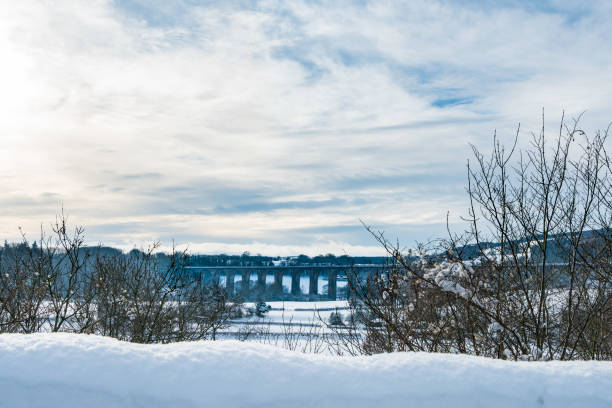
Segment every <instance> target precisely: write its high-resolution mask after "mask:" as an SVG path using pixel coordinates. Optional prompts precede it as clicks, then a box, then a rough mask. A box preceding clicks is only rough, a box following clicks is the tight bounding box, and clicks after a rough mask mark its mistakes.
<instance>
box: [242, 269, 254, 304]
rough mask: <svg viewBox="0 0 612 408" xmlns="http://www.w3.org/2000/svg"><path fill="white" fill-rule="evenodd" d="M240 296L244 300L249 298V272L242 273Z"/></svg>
mask: <svg viewBox="0 0 612 408" xmlns="http://www.w3.org/2000/svg"><path fill="white" fill-rule="evenodd" d="M241 275H242V282H240V283H241V285H242V288H241V292H242V296H243V297H244V298H245V299H246V298H247V297H248V296H249V292H250V291H251V271H242V272H241Z"/></svg>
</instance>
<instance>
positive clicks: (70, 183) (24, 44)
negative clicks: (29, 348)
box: [0, 0, 612, 255]
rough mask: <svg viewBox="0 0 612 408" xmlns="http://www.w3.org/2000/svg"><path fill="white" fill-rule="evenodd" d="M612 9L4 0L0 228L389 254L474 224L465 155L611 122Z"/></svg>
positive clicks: (279, 250)
mask: <svg viewBox="0 0 612 408" xmlns="http://www.w3.org/2000/svg"><path fill="white" fill-rule="evenodd" d="M608 4H609V3H607V2H604V1H601V2H598V1H593V2H578V1H575V2H574V1H544V2H531V1H515V2H510V1H507V2H499V1H475V0H474V1H439V2H436V1H409V2H408V1H406V2H402V1H386V0H381V1H375V2H368V1H338V2H318V1H290V2H283V1H272V0H270V1H257V2H254V1H222V2H221V1H175V2H167V1H161V0H159V1H144V0H115V1H110V0H97V1H91V2H82V1H76V0H74V1H72V0H67V1H62V2H58V3H51V2H48V1H31V2H5V3H4V4H2V5H0V56H1V57H2V61H4V62H5V63H4V64H3V66H2V67H0V89H3V92H2V93H1V94H0V108H2V110H3V115H2V116H1V117H0V134H1V135H2V136H1V137H2V143H0V188H1V189H2V191H3V194H2V195H1V196H0V209H1V211H0V234H1V236H2V237H6V238H8V239H16V238H18V236H19V231H18V227H19V226H21V227H22V228H23V230H24V231H25V232H26V233H27V235H28V237H30V238H31V239H36V236H37V235H38V231H39V230H40V225H41V224H43V226H48V225H49V222H50V221H52V220H53V219H54V217H55V214H56V213H57V212H58V211H59V210H60V209H61V207H62V206H63V207H64V209H65V211H66V213H68V214H69V217H70V218H69V219H70V221H71V222H72V223H74V224H78V225H83V226H84V227H85V228H86V232H87V236H88V239H89V241H90V242H92V243H96V242H103V243H105V244H109V245H117V246H121V247H124V248H130V247H133V246H146V245H147V244H148V243H151V242H152V241H156V240H160V241H162V242H163V243H165V244H166V245H168V244H169V243H171V242H172V240H174V241H175V242H176V243H178V244H181V245H189V248H190V249H191V250H192V251H194V252H207V253H211V252H221V251H223V252H232V253H240V252H242V251H244V250H249V251H251V252H252V253H265V254H271V255H272V254H279V255H289V254H295V253H298V252H299V253H308V254H312V255H316V254H318V253H327V252H333V253H336V254H343V253H348V254H352V255H363V254H379V253H380V248H378V247H377V246H376V243H375V242H374V241H373V240H372V238H371V237H370V236H369V235H368V234H367V232H365V231H364V230H363V228H362V227H361V224H360V222H359V220H363V221H364V222H366V223H368V224H371V225H373V226H375V227H377V228H379V229H383V230H385V231H387V235H388V236H389V237H390V238H392V239H395V238H398V239H399V240H400V241H401V242H402V243H403V244H405V245H406V246H412V245H414V243H415V242H416V241H427V240H430V239H433V238H436V237H439V236H444V234H445V229H446V225H445V222H446V214H447V213H448V214H449V220H450V222H451V226H452V227H453V228H455V229H457V230H461V228H463V226H462V224H461V221H460V217H461V216H462V215H465V214H466V206H467V201H466V196H465V164H466V160H467V159H468V158H469V157H470V147H469V144H470V143H474V144H476V145H477V146H479V147H482V148H483V149H484V150H486V149H487V148H488V147H489V146H490V144H491V135H492V133H493V131H495V130H497V132H498V135H500V136H501V138H502V140H508V141H509V140H511V139H512V137H513V134H514V130H515V128H516V126H517V124H518V123H519V122H520V123H521V128H522V129H524V133H523V135H522V137H521V139H520V142H521V143H527V142H528V138H529V131H532V130H537V129H538V127H539V120H540V117H541V110H542V108H544V109H545V110H546V117H547V121H548V122H550V125H551V126H552V127H555V126H557V125H558V121H559V119H560V117H561V113H562V111H563V110H565V112H566V114H567V115H568V116H569V117H572V116H577V115H578V114H580V113H581V112H583V111H585V112H586V113H585V115H584V119H583V125H584V127H585V130H587V131H594V130H595V129H598V128H604V127H606V126H607V124H608V123H609V121H611V120H612V102H611V99H610V95H612V70H610V69H609V67H610V66H612V40H610V38H611V36H610V35H609V32H608V28H607V27H608V22H609V21H610V17H612V8H611V6H610V5H608Z"/></svg>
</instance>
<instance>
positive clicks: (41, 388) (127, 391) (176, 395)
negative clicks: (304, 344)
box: [0, 334, 612, 408]
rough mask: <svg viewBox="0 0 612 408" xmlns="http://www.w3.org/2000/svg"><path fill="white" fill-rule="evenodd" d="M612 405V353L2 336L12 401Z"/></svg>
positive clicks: (92, 405)
mask: <svg viewBox="0 0 612 408" xmlns="http://www.w3.org/2000/svg"><path fill="white" fill-rule="evenodd" d="M373 406H376V407H380V408H383V407H452V408H462V407H611V406H612V362H505V361H499V360H490V359H485V358H478V357H469V356H462V355H445V354H427V353H394V354H384V355H377V356H372V357H331V356H323V355H314V354H302V353H297V352H291V351H287V350H282V349H279V348H275V347H272V346H268V345H262V344H257V343H249V342H236V341H216V342H213V341H202V342H192V343H176V344H170V345H137V344H131V343H124V342H120V341H117V340H114V339H110V338H104V337H98V336H87V335H75V334H34V335H16V334H8V335H7V334H5V335H0V407H11V408H18V407H45V408H47V407H89V408H97V407H222V408H226V407H227V408H230V407H266V408H271V407H352V408H360V407H373Z"/></svg>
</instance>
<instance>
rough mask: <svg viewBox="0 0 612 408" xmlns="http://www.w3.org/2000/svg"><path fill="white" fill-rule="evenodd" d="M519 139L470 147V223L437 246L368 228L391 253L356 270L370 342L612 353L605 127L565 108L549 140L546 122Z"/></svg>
mask: <svg viewBox="0 0 612 408" xmlns="http://www.w3.org/2000/svg"><path fill="white" fill-rule="evenodd" d="M518 135H519V133H518V132H517V135H516V137H517V138H518ZM516 140H517V139H515V142H514V145H513V147H512V148H511V149H509V150H506V149H505V148H504V146H503V145H502V144H501V143H500V142H499V140H498V139H497V137H494V146H493V150H492V152H491V154H490V155H488V156H485V155H484V154H482V153H481V152H480V151H479V150H478V149H477V148H476V147H473V152H474V157H475V163H471V162H468V186H467V192H468V198H469V201H470V208H469V213H468V217H467V218H466V221H467V222H468V228H467V230H466V231H465V232H464V233H462V234H453V233H450V232H449V238H448V239H447V240H445V241H442V242H441V243H439V246H438V248H436V249H437V251H434V252H433V253H430V254H427V253H425V252H421V253H405V252H403V251H401V250H400V247H399V244H393V243H391V242H390V241H388V240H387V239H386V237H385V236H384V234H383V233H382V232H378V231H374V230H372V229H371V228H368V229H369V231H370V232H371V233H372V234H373V235H374V237H375V238H376V239H377V240H378V242H379V243H380V244H381V245H382V246H383V247H384V248H385V249H386V250H387V253H388V254H389V256H390V260H391V261H390V263H389V265H387V267H386V268H384V269H383V270H381V272H380V273H379V274H378V276H376V277H370V278H368V279H363V278H360V277H359V276H357V275H356V274H353V276H352V279H349V286H350V287H351V290H352V292H353V293H354V294H355V297H354V299H353V300H352V302H351V304H352V307H353V312H354V314H355V316H356V318H357V321H358V324H360V325H361V326H362V327H363V329H364V331H365V335H364V338H363V348H364V351H365V352H367V353H375V352H388V351H395V350H415V351H416V350H423V351H443V352H461V353H470V354H476V355H485V356H491V357H496V358H510V359H562V360H564V359H576V358H588V359H610V358H611V357H612V355H611V354H610V350H611V347H610V345H611V330H612V329H611V328H612V325H611V324H610V306H611V305H610V303H611V301H610V295H611V293H612V292H611V288H610V284H611V279H612V268H611V266H612V264H611V260H612V251H611V248H612V245H611V238H612V234H611V229H610V228H611V226H612V206H611V201H610V197H611V196H612V195H611V192H612V189H611V178H610V176H611V175H612V168H611V166H610V163H611V160H610V157H609V155H608V154H607V152H606V150H605V148H604V147H605V143H606V140H607V131H606V132H597V133H596V134H595V136H593V137H588V136H587V135H586V134H585V133H584V132H583V131H582V130H581V129H579V128H578V121H577V120H576V121H573V122H572V123H571V124H568V123H567V122H566V121H565V120H562V121H561V126H560V129H559V133H558V134H557V136H556V137H555V138H554V139H553V140H552V142H551V141H550V140H549V139H548V138H547V137H546V136H545V129H544V126H542V129H541V132H540V133H539V134H533V135H532V139H531V144H530V146H529V148H527V149H526V150H525V151H518V150H517V149H516V145H517V143H516ZM577 140H578V141H577Z"/></svg>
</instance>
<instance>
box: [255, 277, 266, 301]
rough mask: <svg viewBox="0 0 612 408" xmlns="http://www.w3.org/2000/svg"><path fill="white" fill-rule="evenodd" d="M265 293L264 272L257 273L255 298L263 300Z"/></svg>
mask: <svg viewBox="0 0 612 408" xmlns="http://www.w3.org/2000/svg"><path fill="white" fill-rule="evenodd" d="M265 293H266V271H265V270H263V271H262V270H258V271H257V298H258V299H259V298H261V300H263V298H264V295H265Z"/></svg>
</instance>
